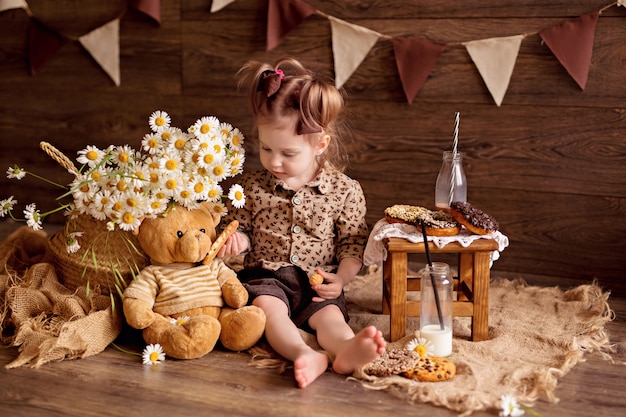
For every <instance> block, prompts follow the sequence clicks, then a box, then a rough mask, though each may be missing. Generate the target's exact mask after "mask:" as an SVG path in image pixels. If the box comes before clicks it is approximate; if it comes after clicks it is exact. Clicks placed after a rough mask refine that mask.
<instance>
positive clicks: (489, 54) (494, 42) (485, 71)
mask: <svg viewBox="0 0 626 417" xmlns="http://www.w3.org/2000/svg"><path fill="white" fill-rule="evenodd" d="M522 39H524V35H515V36H508V37H504V38H491V39H482V40H478V41H471V42H465V43H464V44H463V45H465V48H466V49H467V52H468V53H469V55H470V57H471V58H472V61H474V64H475V65H476V68H478V72H480V75H481V77H483V81H484V82H485V84H486V85H487V88H488V89H489V92H490V93H491V96H492V97H493V99H494V101H495V102H496V104H497V105H498V107H499V106H500V104H502V100H503V99H504V95H505V94H506V90H507V89H508V88H509V82H510V81H511V75H512V74H513V67H515V61H516V60H517V55H518V54H519V48H520V45H521V44H522Z"/></svg>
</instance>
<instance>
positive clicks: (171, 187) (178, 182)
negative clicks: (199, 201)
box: [162, 174, 184, 197]
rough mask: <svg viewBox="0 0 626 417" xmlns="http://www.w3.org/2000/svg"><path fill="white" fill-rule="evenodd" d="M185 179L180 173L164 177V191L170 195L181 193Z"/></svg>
mask: <svg viewBox="0 0 626 417" xmlns="http://www.w3.org/2000/svg"><path fill="white" fill-rule="evenodd" d="M183 186H184V181H183V177H182V175H180V174H178V175H177V174H172V175H168V176H167V177H164V178H163V189H162V191H163V192H164V193H165V194H167V195H168V196H169V197H171V196H174V195H176V194H179V193H180V192H181V191H182V190H183Z"/></svg>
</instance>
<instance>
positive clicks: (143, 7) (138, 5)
mask: <svg viewBox="0 0 626 417" xmlns="http://www.w3.org/2000/svg"><path fill="white" fill-rule="evenodd" d="M128 5H129V6H130V7H132V8H133V9H135V10H138V11H140V12H141V13H143V14H145V15H147V16H149V17H151V18H152V19H154V21H156V22H157V23H158V24H159V25H160V24H161V0H130V1H129V2H128Z"/></svg>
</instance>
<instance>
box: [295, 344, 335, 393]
mask: <svg viewBox="0 0 626 417" xmlns="http://www.w3.org/2000/svg"><path fill="white" fill-rule="evenodd" d="M327 368H328V356H326V355H324V354H323V353H320V352H316V351H314V350H309V351H306V352H304V353H303V354H302V355H300V356H298V357H297V358H296V360H295V361H294V362H293V369H294V376H295V378H296V382H297V383H298V386H299V387H300V388H304V387H306V386H307V385H309V384H311V383H312V382H313V381H315V380H316V379H317V377H318V376H320V375H322V374H323V373H324V372H326V369H327Z"/></svg>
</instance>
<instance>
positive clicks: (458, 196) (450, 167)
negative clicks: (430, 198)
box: [435, 151, 467, 211]
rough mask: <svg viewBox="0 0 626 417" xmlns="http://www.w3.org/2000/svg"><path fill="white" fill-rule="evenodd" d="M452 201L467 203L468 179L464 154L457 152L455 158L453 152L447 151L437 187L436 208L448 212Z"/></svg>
mask: <svg viewBox="0 0 626 417" xmlns="http://www.w3.org/2000/svg"><path fill="white" fill-rule="evenodd" d="M451 191H452V199H450V192H451ZM451 201H463V202H465V201H467V178H465V171H463V154H462V153H461V152H457V153H456V156H454V157H453V154H452V151H445V152H444V153H443V163H442V164H441V169H440V170H439V175H437V184H436V185H435V208H437V210H445V211H448V210H449V209H450V202H451Z"/></svg>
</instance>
